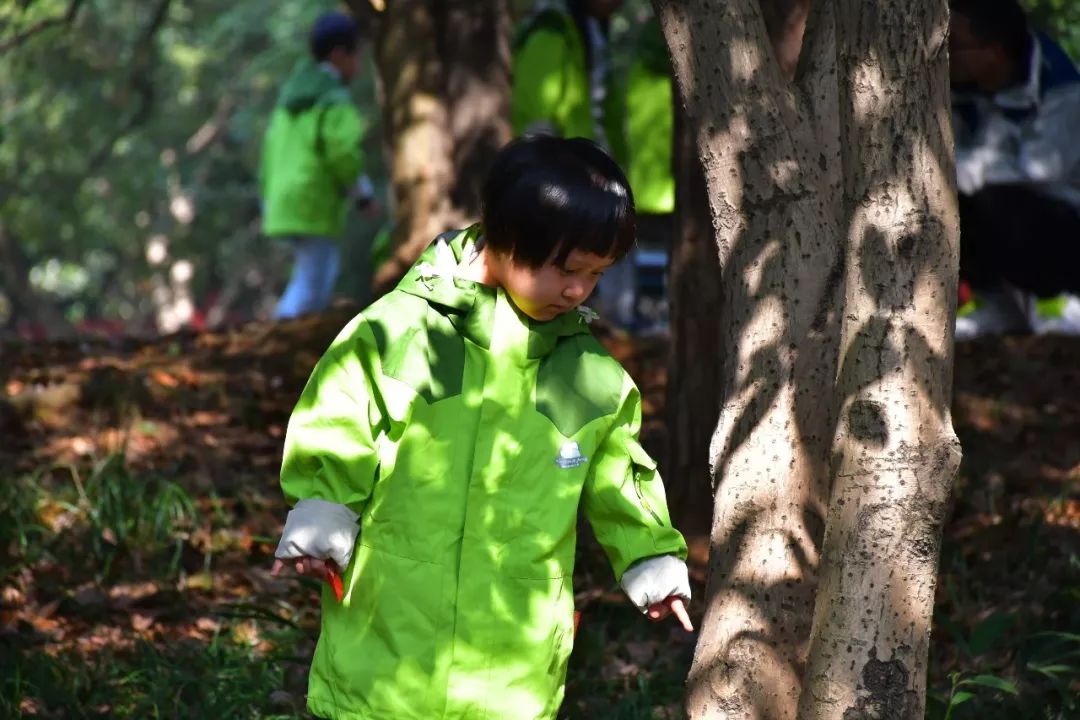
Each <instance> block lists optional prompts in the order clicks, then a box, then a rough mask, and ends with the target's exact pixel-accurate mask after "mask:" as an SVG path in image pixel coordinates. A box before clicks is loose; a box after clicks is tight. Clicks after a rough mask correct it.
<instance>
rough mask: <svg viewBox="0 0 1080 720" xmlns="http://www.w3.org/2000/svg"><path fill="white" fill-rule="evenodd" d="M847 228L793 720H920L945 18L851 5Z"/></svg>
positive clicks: (945, 350)
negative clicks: (810, 609)
mask: <svg viewBox="0 0 1080 720" xmlns="http://www.w3.org/2000/svg"><path fill="white" fill-rule="evenodd" d="M839 7H840V12H839V16H838V17H839V18H840V34H841V37H843V38H844V44H843V46H842V51H841V52H840V55H839V64H840V70H841V71H840V74H839V77H840V78H842V81H841V83H840V98H841V100H840V103H841V107H843V108H844V109H845V112H844V113H843V114H842V117H841V133H842V136H843V138H844V143H843V159H844V180H845V182H844V195H845V198H846V204H847V207H846V211H847V213H848V215H849V218H850V220H849V225H848V228H847V263H846V268H847V271H846V278H845V288H846V290H845V295H844V327H843V340H842V358H843V360H842V362H841V365H840V368H839V376H838V381H837V388H836V389H837V402H838V405H839V418H840V422H839V424H838V427H837V432H836V439H835V446H834V454H835V458H836V461H835V481H834V485H833V490H832V499H831V501H830V504H829V517H828V523H827V529H826V534H825V540H824V547H823V553H822V563H821V567H822V569H821V573H820V588H819V591H818V599H817V604H816V610H815V616H814V627H813V632H812V639H811V646H810V647H811V649H810V654H809V660H808V665H807V674H806V678H807V681H806V683H805V685H804V687H805V689H804V691H803V696H802V699H801V702H800V713H799V717H800V719H802V718H805V719H806V720H826V719H835V720H862V719H864V718H866V719H869V718H879V717H890V718H896V719H897V720H908V719H911V720H916V719H919V720H921V718H923V716H924V712H925V704H926V693H925V677H926V664H927V653H928V645H929V637H930V620H931V614H932V611H933V602H934V587H935V581H936V576H937V566H938V555H939V548H940V541H941V532H942V526H943V524H944V520H945V511H946V502H947V499H948V495H949V491H950V488H951V485H952V481H953V478H954V476H955V473H956V470H957V467H958V465H959V462H960V447H959V442H958V440H957V438H956V435H955V434H954V433H953V428H952V420H951V417H950V412H949V408H950V399H951V398H950V396H951V387H952V360H953V342H952V318H953V317H954V313H955V309H956V308H955V298H956V279H957V248H958V236H959V225H958V219H957V210H956V193H955V187H954V180H953V178H954V177H955V174H954V169H953V156H952V133H951V126H950V116H949V107H950V99H949V70H948V57H947V52H946V38H947V36H948V7H947V0H920V1H919V2H910V3H905V4H903V5H899V4H890V3H875V4H867V3H864V2H859V1H858V0H841V2H840V3H839Z"/></svg>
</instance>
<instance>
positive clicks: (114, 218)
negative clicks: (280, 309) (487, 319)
mask: <svg viewBox="0 0 1080 720" xmlns="http://www.w3.org/2000/svg"><path fill="white" fill-rule="evenodd" d="M68 2H69V0H20V2H11V3H3V4H0V47H3V46H4V45H5V44H7V43H9V42H12V40H13V39H14V38H17V37H18V36H19V35H20V34H23V33H26V34H27V36H26V37H25V38H24V39H23V40H22V42H20V43H18V44H16V45H15V46H14V47H11V48H9V49H8V50H7V51H6V52H3V53H2V54H0V126H2V127H3V129H4V132H3V136H2V142H0V213H2V214H0V220H2V222H3V223H4V226H5V229H6V230H7V232H8V233H9V235H10V236H11V237H12V238H14V239H15V240H16V241H17V242H18V243H19V244H20V246H21V247H22V249H23V251H24V253H25V255H26V256H27V259H28V262H29V264H30V265H31V266H32V268H33V270H32V271H31V273H30V277H31V281H32V283H33V285H34V286H35V287H36V289H38V290H39V291H41V292H42V293H44V294H45V295H46V296H50V297H52V298H53V299H54V300H56V301H57V302H59V303H60V304H62V305H63V306H64V309H65V311H66V313H67V315H68V317H69V319H73V320H78V319H80V317H82V316H89V317H113V318H124V319H127V320H129V321H132V322H136V323H137V322H139V321H140V319H144V318H146V317H148V316H149V315H151V314H152V312H153V305H154V302H155V300H154V292H155V289H156V288H159V287H160V286H162V285H166V286H167V285H168V283H169V273H170V270H171V269H172V266H173V264H174V263H175V262H177V261H187V262H188V263H190V264H191V268H192V270H193V273H192V281H191V289H192V291H193V294H194V296H195V298H196V300H197V301H198V299H199V298H202V297H205V296H206V294H207V293H209V292H210V291H212V290H218V291H220V289H221V288H222V287H223V286H224V285H225V284H226V283H227V281H229V280H230V279H235V278H238V277H241V276H242V277H244V278H245V279H246V281H247V282H246V283H244V284H243V288H242V290H243V292H242V293H241V294H242V295H244V294H245V293H246V295H245V297H244V299H245V300H246V301H247V302H248V303H249V305H258V303H259V302H260V300H265V297H264V296H266V295H269V296H273V294H274V293H275V292H276V291H277V290H279V289H280V284H281V280H282V278H283V277H284V276H285V275H286V274H287V271H288V267H287V265H286V263H287V262H288V254H287V253H286V252H283V251H277V250H274V251H270V250H269V249H268V247H267V245H268V241H266V240H265V239H263V238H261V237H260V236H259V234H258V226H257V222H256V220H257V216H258V198H257V193H256V187H255V182H254V174H255V169H256V167H257V160H258V151H259V145H260V141H261V137H262V134H263V130H264V128H265V124H266V122H267V119H268V116H269V112H270V110H271V108H272V106H273V104H274V100H275V97H276V94H277V89H278V86H279V84H280V83H281V81H282V80H283V79H284V78H285V76H286V75H287V74H288V73H289V71H290V69H291V68H292V66H293V64H294V63H295V62H296V61H297V60H298V59H299V58H300V57H302V56H303V54H304V53H306V52H307V37H306V36H307V30H308V28H309V27H310V24H311V22H312V21H313V19H314V18H315V16H316V15H317V14H318V13H319V12H321V11H323V10H325V9H328V8H332V7H334V3H332V2H327V1H326V0H320V1H319V2H286V3H273V4H267V3H264V2H256V1H255V0H241V1H239V2H233V1H231V0H141V1H140V0H84V2H82V3H81V5H80V6H79V8H78V12H77V13H76V14H75V17H74V18H73V20H72V21H71V22H69V23H59V24H56V25H52V26H50V27H48V28H46V29H43V30H40V31H39V32H36V33H34V34H29V33H28V32H27V31H29V30H31V29H33V28H34V27H35V25H37V24H38V23H40V22H41V21H43V20H46V19H48V18H59V17H63V16H64V14H65V12H66V11H67V8H68ZM369 68H370V63H369ZM373 85H374V78H373V73H372V72H370V69H369V71H368V72H366V73H364V74H363V75H362V77H361V78H360V79H358V80H357V82H356V83H355V84H354V86H355V91H356V98H357V101H358V102H359V103H360V104H361V106H362V108H363V110H365V111H366V113H368V114H369V116H370V117H371V119H372V121H373V126H374V128H375V131H374V132H373V133H372V134H371V136H369V138H368V147H367V148H366V149H367V155H368V160H369V165H373V166H374V167H372V168H371V169H372V171H374V172H375V173H376V174H378V170H379V166H380V164H381V161H382V157H381V148H380V145H379V142H378V118H377V117H376V116H377V112H376V108H375V101H374V91H373ZM359 234H361V233H359V232H358V231H356V229H355V228H354V231H353V232H352V233H351V235H353V236H355V235H359ZM368 234H370V233H368ZM350 239H351V240H353V239H355V238H353V237H350ZM150 246H155V247H156V248H157V251H158V252H160V250H161V249H165V250H166V254H165V257H164V258H163V259H162V260H161V261H160V262H158V263H157V264H153V263H151V262H150V261H149V260H148V257H147V254H148V249H149V248H150ZM357 254H359V255H361V256H362V255H363V253H362V252H361V253H352V255H354V256H355V255H357ZM349 256H350V252H349V249H348V248H347V249H346V257H347V258H348V257H349ZM343 275H349V273H343ZM343 284H344V285H348V284H349V279H348V278H347V277H346V278H344V279H343ZM350 289H351V290H354V291H355V288H346V290H347V291H348V290H350ZM0 322H3V318H0Z"/></svg>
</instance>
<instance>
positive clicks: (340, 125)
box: [320, 103, 364, 190]
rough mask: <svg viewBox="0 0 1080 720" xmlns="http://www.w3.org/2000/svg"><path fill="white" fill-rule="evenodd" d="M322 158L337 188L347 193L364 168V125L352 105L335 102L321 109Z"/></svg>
mask: <svg viewBox="0 0 1080 720" xmlns="http://www.w3.org/2000/svg"><path fill="white" fill-rule="evenodd" d="M323 113H324V115H323V118H322V127H321V129H320V130H321V134H322V144H323V158H324V160H325V162H326V166H327V168H328V169H329V170H330V174H331V175H333V177H334V181H335V182H336V183H337V185H338V187H340V188H343V189H345V190H348V189H349V188H352V186H353V185H354V184H355V183H356V181H357V179H358V178H359V177H360V172H361V170H363V166H364V155H363V150H362V149H361V147H360V143H361V141H363V139H364V123H363V119H362V118H361V117H360V112H359V111H358V110H357V109H356V107H355V106H353V104H352V103H336V104H334V105H330V106H329V107H327V108H326V109H325V110H323Z"/></svg>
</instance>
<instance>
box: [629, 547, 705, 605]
mask: <svg viewBox="0 0 1080 720" xmlns="http://www.w3.org/2000/svg"><path fill="white" fill-rule="evenodd" d="M622 588H623V591H624V592H625V593H626V595H627V597H629V598H630V601H631V602H633V603H634V605H636V606H637V607H638V609H639V610H641V612H646V611H647V610H648V609H649V607H650V606H651V605H655V604H656V603H659V602H663V601H664V600H666V599H667V598H669V597H671V596H672V595H678V596H679V597H682V598H684V599H685V600H686V601H687V602H690V573H689V572H688V571H687V569H686V563H684V562H683V561H682V560H680V559H679V558H677V557H675V556H674V555H659V556H657V557H651V558H647V559H645V560H639V561H638V562H636V563H634V564H633V565H631V566H630V568H629V569H628V570H627V571H626V572H625V573H623V577H622Z"/></svg>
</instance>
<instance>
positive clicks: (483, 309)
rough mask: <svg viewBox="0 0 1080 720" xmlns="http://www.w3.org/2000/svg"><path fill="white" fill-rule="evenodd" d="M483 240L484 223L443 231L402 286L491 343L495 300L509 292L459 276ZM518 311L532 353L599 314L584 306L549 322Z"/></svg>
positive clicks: (539, 353) (583, 329) (579, 330)
mask: <svg viewBox="0 0 1080 720" xmlns="http://www.w3.org/2000/svg"><path fill="white" fill-rule="evenodd" d="M481 244H482V238H481V232H480V226H479V225H473V226H471V227H469V228H466V229H464V230H452V231H450V232H447V233H443V234H442V235H440V236H438V237H437V238H435V241H434V242H433V243H432V244H431V245H430V246H428V248H427V250H425V251H424V253H423V254H422V255H421V256H420V259H419V260H417V262H416V264H414V265H413V266H412V268H411V269H410V270H409V272H408V273H406V274H405V277H404V278H402V280H401V282H400V283H399V284H398V286H397V289H398V290H400V291H401V292H404V293H408V294H409V295H415V296H416V297H420V298H423V299H424V300H427V302H428V303H429V304H430V305H432V306H434V307H436V308H438V309H439V310H440V311H442V312H443V313H444V314H446V315H447V317H449V319H450V321H451V322H452V323H453V324H454V326H455V327H457V328H458V330H459V331H460V332H462V333H463V334H464V335H465V336H466V337H468V338H469V339H470V340H472V341H473V342H475V343H477V344H478V345H481V346H482V347H485V348H487V347H490V344H491V330H492V326H493V323H494V314H495V313H494V310H495V304H496V301H497V299H498V297H499V296H500V295H502V296H503V297H505V293H504V292H503V291H502V290H501V289H499V288H494V287H491V286H488V285H482V284H481V283H478V282H475V281H472V280H466V279H463V278H460V277H458V276H457V272H458V268H459V266H460V265H461V264H462V263H463V260H464V259H465V258H466V256H470V255H471V253H475V252H477V250H478V248H479V247H480V246H481ZM515 310H516V308H515ZM517 316H518V319H519V321H520V322H521V323H522V324H523V325H525V326H526V327H527V328H528V331H529V349H528V357H530V358H539V357H543V356H544V355H547V354H548V353H549V352H551V350H552V348H554V346H555V343H556V342H557V341H558V339H559V338H562V337H568V336H571V335H582V334H585V335H587V334H590V330H589V320H590V319H591V318H592V317H595V315H594V313H593V312H592V311H591V310H589V309H588V308H586V307H584V306H579V307H578V308H577V309H575V310H571V311H570V312H567V313H565V314H563V315H560V316H559V317H557V318H555V319H554V320H549V321H547V322H539V321H537V320H533V319H532V318H529V317H528V316H527V315H525V314H524V313H522V312H520V311H517Z"/></svg>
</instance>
